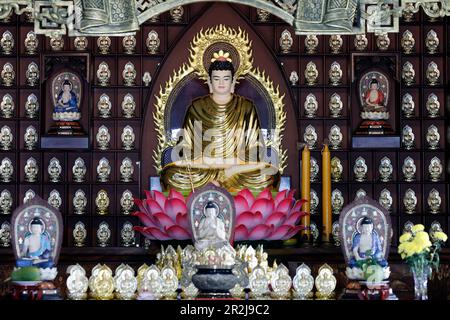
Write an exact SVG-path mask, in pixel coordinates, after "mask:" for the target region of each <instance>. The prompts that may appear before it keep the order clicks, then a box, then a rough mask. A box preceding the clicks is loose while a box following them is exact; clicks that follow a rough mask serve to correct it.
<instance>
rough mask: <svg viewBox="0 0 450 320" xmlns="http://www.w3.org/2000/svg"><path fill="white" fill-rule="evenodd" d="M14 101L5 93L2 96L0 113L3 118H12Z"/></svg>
mask: <svg viewBox="0 0 450 320" xmlns="http://www.w3.org/2000/svg"><path fill="white" fill-rule="evenodd" d="M14 109H15V104H14V99H13V97H12V96H11V95H10V94H9V93H7V94H5V95H4V96H3V98H2V101H1V102H0V111H1V115H2V117H3V118H7V119H8V118H12V117H13V115H14Z"/></svg>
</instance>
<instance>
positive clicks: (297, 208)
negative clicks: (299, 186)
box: [291, 199, 306, 213]
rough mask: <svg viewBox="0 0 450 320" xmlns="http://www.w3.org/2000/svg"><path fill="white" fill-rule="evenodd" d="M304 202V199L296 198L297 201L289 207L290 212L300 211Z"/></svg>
mask: <svg viewBox="0 0 450 320" xmlns="http://www.w3.org/2000/svg"><path fill="white" fill-rule="evenodd" d="M305 202H306V200H305V199H301V200H297V202H295V204H294V206H293V207H292V209H291V213H292V212H296V211H300V210H301V209H302V206H303V204H304V203H305Z"/></svg>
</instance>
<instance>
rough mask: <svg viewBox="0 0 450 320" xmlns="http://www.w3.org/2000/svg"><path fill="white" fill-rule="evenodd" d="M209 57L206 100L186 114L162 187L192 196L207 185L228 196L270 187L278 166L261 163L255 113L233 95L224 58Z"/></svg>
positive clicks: (232, 73)
mask: <svg viewBox="0 0 450 320" xmlns="http://www.w3.org/2000/svg"><path fill="white" fill-rule="evenodd" d="M214 57H215V58H214V59H212V60H211V65H210V66H209V69H208V86H209V90H210V94H209V95H206V96H203V97H200V98H196V99H194V100H193V101H192V103H191V105H190V106H189V108H188V109H187V113H186V116H185V118H184V122H183V128H182V130H180V136H179V139H178V144H177V146H175V147H174V148H173V150H172V155H171V159H173V161H172V162H171V163H169V164H166V165H165V166H164V167H163V170H162V173H161V177H162V182H163V184H164V187H165V188H166V189H167V188H174V189H177V190H178V191H191V190H192V189H194V188H199V187H201V186H204V185H206V184H207V183H209V182H212V183H214V184H216V185H219V186H222V187H224V188H226V189H228V190H229V191H231V192H233V191H238V190H242V189H245V188H248V189H251V190H261V189H264V188H267V187H275V186H276V185H278V183H279V171H278V165H277V164H276V163H275V164H273V163H269V162H270V160H265V159H267V158H268V157H266V152H267V151H266V150H267V148H266V146H265V144H264V139H263V137H262V133H261V125H260V121H259V119H258V114H257V111H256V107H255V105H254V104H253V102H252V101H250V100H248V99H246V98H244V97H242V96H239V95H236V94H234V85H235V82H236V79H235V69H234V66H233V63H232V61H231V59H230V58H229V55H228V54H227V53H223V52H222V51H221V52H219V54H217V53H216V54H214Z"/></svg>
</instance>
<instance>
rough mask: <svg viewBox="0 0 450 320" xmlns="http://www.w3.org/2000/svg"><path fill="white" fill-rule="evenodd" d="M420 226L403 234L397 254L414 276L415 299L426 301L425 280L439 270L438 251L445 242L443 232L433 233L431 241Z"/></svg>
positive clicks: (417, 225)
mask: <svg viewBox="0 0 450 320" xmlns="http://www.w3.org/2000/svg"><path fill="white" fill-rule="evenodd" d="M424 229H425V227H424V226H423V225H422V224H416V225H414V226H413V227H412V228H411V231H409V232H405V233H404V234H403V235H402V236H401V237H400V239H399V241H400V244H399V246H398V253H399V254H400V256H401V257H402V259H403V260H406V262H407V263H408V265H409V266H410V268H411V271H412V273H413V276H414V291H415V294H416V299H419V300H422V299H424V300H426V299H427V298H428V297H427V293H426V292H427V288H426V286H427V280H428V278H430V277H431V274H432V271H433V270H432V269H433V268H434V269H435V270H436V271H437V270H438V269H439V251H440V249H441V247H442V244H443V243H444V242H446V241H447V235H446V234H445V233H444V232H441V231H436V232H434V233H433V235H432V237H433V241H431V240H430V236H429V234H428V233H427V232H426V231H424Z"/></svg>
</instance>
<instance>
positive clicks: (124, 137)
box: [120, 126, 135, 150]
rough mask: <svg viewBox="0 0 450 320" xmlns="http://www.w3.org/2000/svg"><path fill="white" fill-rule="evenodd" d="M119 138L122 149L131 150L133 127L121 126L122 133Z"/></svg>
mask: <svg viewBox="0 0 450 320" xmlns="http://www.w3.org/2000/svg"><path fill="white" fill-rule="evenodd" d="M120 140H121V141H122V149H124V150H133V149H134V142H135V135H134V130H133V127H131V126H126V127H125V128H123V131H122V134H121V135H120Z"/></svg>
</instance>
